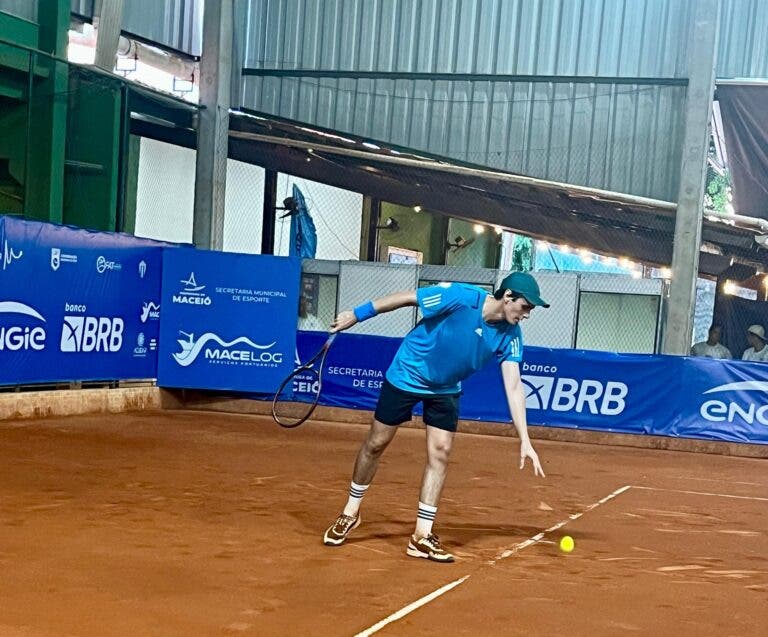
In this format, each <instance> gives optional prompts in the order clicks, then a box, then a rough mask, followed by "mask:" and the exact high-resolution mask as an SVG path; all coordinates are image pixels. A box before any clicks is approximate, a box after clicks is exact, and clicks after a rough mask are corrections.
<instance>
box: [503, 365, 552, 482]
mask: <svg viewBox="0 0 768 637" xmlns="http://www.w3.org/2000/svg"><path fill="white" fill-rule="evenodd" d="M501 377H502V378H503V379H504V392H505V393H506V395H507V404H508V405H509V411H510V413H511V414H512V422H513V423H514V425H515V429H517V435H518V436H519V437H520V468H521V469H522V468H523V467H524V466H525V459H526V458H530V459H531V464H532V465H533V472H534V474H535V475H537V476H539V475H540V476H541V477H542V478H543V477H545V476H544V469H542V468H541V463H540V462H539V456H538V454H537V453H536V451H535V450H534V448H533V445H532V444H531V440H530V438H529V437H528V420H527V418H526V415H525V392H524V391H523V381H522V379H521V378H520V366H519V365H518V364H517V363H515V362H512V361H504V362H503V363H502V364H501Z"/></svg>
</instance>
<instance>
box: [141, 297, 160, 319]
mask: <svg viewBox="0 0 768 637" xmlns="http://www.w3.org/2000/svg"><path fill="white" fill-rule="evenodd" d="M139 318H140V319H141V322H142V323H146V322H147V321H148V320H150V319H152V320H153V321H157V320H159V319H160V306H159V305H158V304H157V303H153V302H152V301H147V302H146V303H144V304H143V305H142V306H141V314H139Z"/></svg>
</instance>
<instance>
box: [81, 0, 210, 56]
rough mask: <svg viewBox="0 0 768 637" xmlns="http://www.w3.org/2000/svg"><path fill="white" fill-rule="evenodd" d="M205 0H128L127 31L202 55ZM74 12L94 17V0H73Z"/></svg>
mask: <svg viewBox="0 0 768 637" xmlns="http://www.w3.org/2000/svg"><path fill="white" fill-rule="evenodd" d="M203 2H204V0H125V4H124V7H123V30H125V31H128V32H130V33H134V34H136V35H138V36H139V37H141V38H144V39H146V40H150V41H152V42H157V43H158V44H162V45H164V46H167V47H170V48H172V49H176V50H178V51H183V52H184V53H188V54H190V55H197V56H199V55H200V54H201V52H202V41H203ZM70 6H71V11H72V13H76V14H78V15H81V16H85V17H87V18H92V17H93V0H71V5H70Z"/></svg>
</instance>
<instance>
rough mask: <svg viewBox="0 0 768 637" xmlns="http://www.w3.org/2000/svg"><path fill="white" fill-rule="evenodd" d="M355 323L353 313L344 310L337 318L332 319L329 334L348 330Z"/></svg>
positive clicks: (355, 319)
mask: <svg viewBox="0 0 768 637" xmlns="http://www.w3.org/2000/svg"><path fill="white" fill-rule="evenodd" d="M355 323H357V318H355V313H354V312H353V311H352V310H344V311H343V312H339V314H338V316H337V317H336V318H335V319H333V323H331V329H330V332H331V334H334V333H336V332H341V331H342V330H346V329H349V328H350V327H352V326H353V325H354V324H355Z"/></svg>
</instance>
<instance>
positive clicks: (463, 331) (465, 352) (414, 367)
mask: <svg viewBox="0 0 768 637" xmlns="http://www.w3.org/2000/svg"><path fill="white" fill-rule="evenodd" d="M487 296H488V292H486V291H485V290H483V289H481V288H478V287H475V286H472V285H466V284H463V283H441V284H440V285H436V286H433V287H428V288H420V289H418V290H417V291H416V299H417V301H418V303H419V308H421V311H422V314H423V315H424V318H423V319H422V320H421V321H419V323H418V324H417V325H416V327H414V328H413V329H412V330H411V331H410V332H409V333H408V334H407V335H406V337H405V339H404V340H403V342H402V344H401V345H400V348H399V349H398V350H397V353H396V354H395V358H394V360H393V361H392V364H391V365H390V366H389V369H388V370H387V380H388V381H389V382H390V383H392V384H393V385H394V386H395V387H397V388H398V389H402V390H403V391H408V392H414V393H417V394H456V393H458V392H460V391H461V381H462V380H464V379H465V378H467V377H468V376H470V375H471V374H473V373H474V372H476V371H477V370H479V369H481V368H482V367H483V366H484V365H485V364H486V363H487V362H488V361H489V360H490V359H491V357H492V356H493V355H494V354H495V355H496V358H497V359H498V360H499V362H500V363H501V362H503V361H514V362H520V361H521V360H522V358H523V333H522V331H521V330H520V326H519V325H510V324H509V323H507V322H506V321H500V322H498V323H487V322H486V321H484V320H483V303H484V302H485V299H486V298H487Z"/></svg>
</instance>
